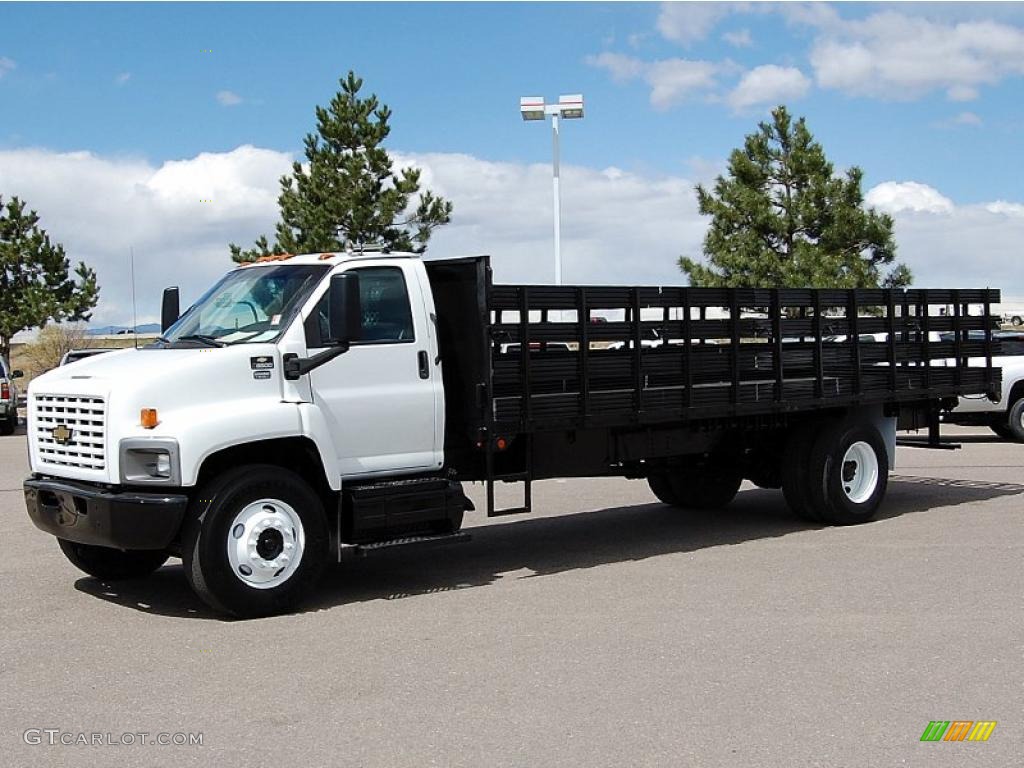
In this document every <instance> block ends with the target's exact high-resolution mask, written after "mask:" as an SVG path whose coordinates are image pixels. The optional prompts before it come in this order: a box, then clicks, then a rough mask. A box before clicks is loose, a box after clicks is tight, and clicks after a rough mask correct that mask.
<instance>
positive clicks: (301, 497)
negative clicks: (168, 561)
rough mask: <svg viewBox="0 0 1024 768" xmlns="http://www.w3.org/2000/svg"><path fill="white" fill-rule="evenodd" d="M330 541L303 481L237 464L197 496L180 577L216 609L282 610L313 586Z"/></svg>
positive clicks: (245, 612) (242, 613)
mask: <svg viewBox="0 0 1024 768" xmlns="http://www.w3.org/2000/svg"><path fill="white" fill-rule="evenodd" d="M328 546H329V545H328V533H327V519H326V516H325V514H324V509H323V504H321V502H320V499H319V498H318V496H317V495H316V494H315V493H314V492H313V490H312V489H311V488H310V487H309V485H308V484H307V483H306V482H305V481H304V480H302V478H300V477H299V476H298V475H296V474H295V473H293V472H290V471H288V470H285V469H281V468H280V467H274V466H268V465H250V466H244V467H238V468H236V469H234V470H232V471H231V472H228V473H226V474H225V475H224V476H222V477H221V478H218V479H217V480H215V481H213V482H212V483H210V484H208V485H207V486H206V487H205V488H204V489H202V490H201V491H200V492H198V493H197V494H196V500H195V502H194V504H193V509H192V510H191V514H190V519H189V523H188V525H187V527H186V531H185V539H184V557H183V560H184V565H185V575H186V577H187V578H188V580H189V584H191V586H192V588H193V589H194V590H195V592H196V594H198V595H199V597H200V598H202V599H203V601H204V602H206V603H207V604H208V605H210V606H211V607H212V608H215V609H217V610H219V611H222V612H225V613H231V614H234V615H235V616H239V617H242V618H254V617H257V616H267V615H271V614H275V613H282V612H284V611H287V610H288V609H290V608H292V607H293V606H294V605H295V604H296V603H297V602H298V601H299V600H300V599H301V598H302V597H304V596H305V595H306V594H307V593H308V592H309V591H310V589H311V588H312V587H313V585H314V584H315V583H316V581H317V579H318V578H319V576H320V574H321V572H322V571H323V568H324V565H325V563H326V561H327V552H328Z"/></svg>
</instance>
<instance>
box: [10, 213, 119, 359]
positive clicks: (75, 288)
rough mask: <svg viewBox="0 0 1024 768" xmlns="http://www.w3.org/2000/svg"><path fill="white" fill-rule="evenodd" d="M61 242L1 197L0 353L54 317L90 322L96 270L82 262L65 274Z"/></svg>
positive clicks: (35, 218)
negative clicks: (20, 335) (22, 334)
mask: <svg viewBox="0 0 1024 768" xmlns="http://www.w3.org/2000/svg"><path fill="white" fill-rule="evenodd" d="M70 267H71V264H70V262H69V261H68V259H67V257H66V256H65V255H64V246H62V245H60V244H59V243H58V244H56V245H55V244H53V243H51V242H50V236H49V235H48V234H47V233H46V231H45V230H43V229H41V228H40V227H39V216H38V215H37V214H36V212H35V211H28V212H26V210H25V204H24V203H23V202H22V201H21V200H19V199H18V198H17V197H13V198H11V199H10V201H9V202H8V203H7V205H6V207H5V206H4V202H3V197H0V354H2V355H3V356H4V357H8V358H9V356H10V353H11V337H12V336H14V334H16V333H17V332H18V331H21V330H24V329H26V328H35V327H36V326H43V325H46V323H47V322H49V321H51V320H53V321H56V322H60V321H62V320H88V319H89V317H90V316H91V314H90V312H89V310H91V309H92V308H93V307H95V306H96V302H97V300H98V298H99V288H98V287H97V285H96V273H95V272H93V270H91V269H89V268H88V267H87V266H86V265H85V264H84V263H79V265H78V267H77V268H76V269H75V276H76V277H77V280H75V279H74V278H72V277H71V276H70V274H69V272H70Z"/></svg>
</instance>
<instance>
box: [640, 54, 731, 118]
mask: <svg viewBox="0 0 1024 768" xmlns="http://www.w3.org/2000/svg"><path fill="white" fill-rule="evenodd" d="M718 71H719V67H718V65H716V64H713V63H711V62H710V61H689V60H687V59H665V60H663V61H655V62H653V63H652V64H651V65H650V67H649V68H648V70H647V75H646V79H647V83H648V85H650V86H651V104H652V105H653V106H654V107H655V108H656V109H668V108H669V107H671V106H674V105H675V104H678V103H680V102H681V101H684V100H685V99H686V98H687V97H689V96H691V95H693V94H694V93H698V92H701V91H707V90H709V89H711V88H713V87H714V86H715V84H716V83H715V74H716V72H718Z"/></svg>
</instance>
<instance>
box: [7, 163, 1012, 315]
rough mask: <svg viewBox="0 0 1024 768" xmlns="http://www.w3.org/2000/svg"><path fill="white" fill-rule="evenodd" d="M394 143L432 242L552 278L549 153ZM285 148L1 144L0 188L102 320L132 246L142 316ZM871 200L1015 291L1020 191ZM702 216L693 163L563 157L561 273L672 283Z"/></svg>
mask: <svg viewBox="0 0 1024 768" xmlns="http://www.w3.org/2000/svg"><path fill="white" fill-rule="evenodd" d="M394 159H395V162H396V167H403V166H406V165H415V166H417V167H420V168H421V169H422V170H423V175H422V180H423V183H424V184H425V186H427V187H429V188H431V189H433V190H434V191H436V192H438V193H439V194H441V195H444V196H445V197H447V198H449V199H451V200H452V201H453V202H454V203H455V214H454V217H453V220H452V223H451V224H449V225H448V226H445V227H442V228H441V229H439V230H438V231H437V232H436V234H435V235H434V238H433V239H432V240H431V244H430V250H429V257H430V258H440V257H450V256H458V255H466V254H473V253H489V254H491V255H492V257H493V264H494V269H495V278H496V280H498V281H499V282H516V281H523V282H538V281H539V282H544V281H547V280H548V279H549V275H551V269H552V267H551V249H552V246H551V216H552V211H551V168H550V166H549V165H548V164H546V163H539V164H534V165H522V164H518V163H501V162H490V161H485V160H480V159H478V158H475V157H472V156H469V155H461V154H415V155H413V154H402V153H396V154H395V156H394ZM291 161H292V158H291V156H290V155H288V154H286V153H282V152H276V151H273V150H269V149H259V148H256V147H251V146H242V147H238V148H237V149H235V150H232V151H231V152H221V153H202V154H200V155H198V156H196V157H192V158H187V159H182V160H175V161H169V162H166V163H163V164H160V165H153V164H151V163H148V162H146V161H144V160H140V159H130V158H127V159H126V158H120V157H119V158H109V157H102V156H98V155H95V154H92V153H89V152H71V153H56V152H49V151H45V150H38V149H22V150H6V151H0V189H3V190H5V196H6V195H14V194H16V195H18V196H19V197H21V198H22V199H24V200H25V201H26V202H27V203H28V204H29V206H30V207H32V208H34V209H36V210H37V211H38V212H39V214H40V216H41V218H42V225H43V226H44V227H45V228H46V229H47V230H48V231H49V233H50V235H51V237H52V238H53V239H54V240H55V241H56V242H60V243H63V244H64V246H65V247H66V249H67V252H68V256H69V258H70V259H71V261H72V262H75V263H77V262H78V261H80V260H84V261H86V262H87V263H88V264H90V265H91V266H93V267H94V268H95V269H96V270H97V273H98V276H99V282H100V285H101V288H102V292H101V299H100V305H99V307H98V308H97V310H96V312H95V315H94V322H96V323H97V324H99V325H104V324H107V323H126V322H128V321H129V318H130V317H131V300H130V293H129V286H128V271H127V261H128V250H129V248H130V247H134V249H135V266H136V275H137V282H138V285H137V287H138V305H139V317H140V321H142V322H147V321H152V320H154V319H155V318H156V316H157V312H158V309H157V308H158V307H159V302H160V292H161V290H162V289H163V288H164V286H166V285H179V286H180V287H181V289H182V298H183V300H184V301H185V302H186V303H188V302H190V301H192V300H194V299H195V298H196V297H197V296H198V295H199V294H200V292H201V291H202V290H203V289H204V288H205V287H207V286H208V285H209V284H210V283H211V282H212V281H213V280H215V279H216V278H217V277H218V276H219V275H221V274H222V273H223V272H225V271H227V270H228V269H230V268H231V266H232V263H231V261H230V258H229V255H228V249H227V243H229V242H232V241H233V242H236V243H239V244H241V245H246V246H247V245H249V244H251V243H252V241H253V240H254V239H255V238H256V237H257V236H258V235H260V234H267V235H271V236H272V235H273V227H274V224H275V223H276V221H277V203H276V200H277V195H278V192H279V190H278V178H279V177H280V176H281V175H282V174H284V173H287V172H289V171H290V168H291ZM703 162H705V163H711V162H712V161H703ZM709 168H710V166H709ZM711 172H712V171H711V170H710V169H709V170H707V173H711ZM201 199H209V200H212V201H213V202H212V203H200V202H199V201H200V200H201ZM868 200H869V202H870V203H871V204H872V205H878V207H880V208H883V209H885V210H890V211H894V216H895V219H896V227H897V229H896V234H897V242H898V244H899V257H900V259H902V260H904V261H906V262H907V263H908V264H909V265H910V266H911V268H913V269H914V270H915V273H916V274H917V277H918V282H919V283H921V284H922V285H930V286H942V285H947V286H948V285H952V286H970V285H982V286H983V285H993V286H999V287H1002V288H1004V291H1005V293H1006V294H1007V295H1024V259H1021V258H1020V243H1021V242H1024V205H1022V204H1020V203H1017V202H1013V201H994V202H991V203H988V204H979V205H971V206H956V205H954V204H953V203H952V202H951V201H950V200H948V199H947V198H945V197H944V196H942V195H941V194H940V193H939V192H937V191H936V190H934V189H932V188H931V187H928V186H926V185H924V184H918V183H915V182H901V183H896V182H888V183H886V184H881V185H879V186H878V187H876V188H875V189H873V190H871V191H870V192H869V193H868ZM706 227H707V220H706V219H705V218H704V217H701V216H700V215H699V214H698V212H697V205H696V200H695V198H694V192H693V181H692V179H689V178H683V177H678V176H651V175H640V174H636V173H632V172H630V171H627V170H624V169H621V168H614V167H609V168H604V169H594V168H584V167H578V166H563V169H562V255H563V266H564V273H565V280H566V282H570V283H590V284H595V283H612V284H615V283H618V284H630V283H634V284H654V285H657V284H679V283H680V282H681V279H682V278H681V275H680V274H679V272H678V270H677V268H676V266H675V262H676V258H677V257H678V256H679V255H680V254H687V255H697V254H699V253H700V252H701V241H702V238H703V236H704V232H705V231H706ZM965 254H969V256H970V260H969V262H965Z"/></svg>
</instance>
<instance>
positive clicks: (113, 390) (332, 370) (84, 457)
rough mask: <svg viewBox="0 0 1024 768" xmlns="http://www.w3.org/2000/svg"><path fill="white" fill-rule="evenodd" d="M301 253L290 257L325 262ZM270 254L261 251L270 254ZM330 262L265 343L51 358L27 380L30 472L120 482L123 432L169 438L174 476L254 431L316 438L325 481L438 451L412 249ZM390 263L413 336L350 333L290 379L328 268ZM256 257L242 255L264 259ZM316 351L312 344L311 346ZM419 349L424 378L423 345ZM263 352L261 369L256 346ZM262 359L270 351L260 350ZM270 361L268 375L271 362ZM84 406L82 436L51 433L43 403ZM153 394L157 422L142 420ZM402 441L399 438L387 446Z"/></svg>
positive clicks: (424, 459) (436, 398) (407, 464)
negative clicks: (403, 287) (67, 361)
mask: <svg viewBox="0 0 1024 768" xmlns="http://www.w3.org/2000/svg"><path fill="white" fill-rule="evenodd" d="M323 261H324V259H323V258H321V257H310V256H300V257H295V259H294V260H290V261H289V263H322V262H323ZM275 263H276V262H270V264H271V265H273V264H275ZM329 266H331V267H332V269H331V271H330V272H329V273H328V276H326V277H325V278H324V279H323V280H322V281H321V283H320V284H319V285H318V286H317V289H316V290H315V291H314V292H313V294H312V295H311V296H310V298H309V299H308V300H307V301H306V302H305V304H304V306H303V307H302V309H301V310H300V312H299V313H298V314H297V316H296V317H295V318H294V320H293V321H292V323H291V324H290V326H289V327H288V328H287V329H286V330H285V331H284V332H283V333H282V334H281V336H280V338H279V339H277V341H275V342H273V343H242V344H235V345H229V346H224V347H212V346H211V347H196V348H189V349H159V348H153V349H125V350H120V351H117V352H111V353H109V354H104V355H99V356H96V357H94V358H90V359H85V360H82V361H80V362H77V363H76V364H75V365H73V366H66V367H61V368H56V369H54V370H52V371H50V372H48V373H46V374H43V375H42V376H39V377H37V378H36V379H35V380H34V381H33V382H32V385H31V387H30V390H29V408H28V434H29V461H30V465H31V470H32V472H33V473H39V474H46V475H52V476H56V477H61V478H67V479H70V480H80V481H86V482H94V483H104V484H118V483H120V482H121V475H120V466H119V461H120V458H119V446H120V443H121V441H122V440H125V439H151V438H173V439H174V440H176V441H177V443H178V449H179V452H180V455H179V461H180V475H181V477H180V481H181V485H182V486H183V487H191V486H194V485H195V484H196V481H197V478H198V475H199V471H200V468H201V466H202V464H203V461H204V460H205V459H206V458H208V457H209V456H210V455H211V454H214V453H216V452H217V451H219V450H221V449H224V448H228V447H231V446H237V445H241V444H245V443H251V442H256V441H262V440H272V439H275V438H289V437H303V438H308V439H310V440H312V442H313V443H314V444H315V446H316V448H317V450H318V452H319V454H320V458H321V461H322V463H323V466H324V469H325V471H326V479H327V482H328V484H329V486H330V487H331V488H332V489H334V490H338V489H340V487H341V484H342V480H343V478H344V477H362V476H372V475H375V474H380V473H387V474H403V473H410V472H416V471H423V470H424V469H427V468H429V469H436V468H438V467H440V466H441V464H442V463H443V460H444V458H443V434H444V402H443V391H442V383H441V364H440V361H439V360H438V359H437V358H438V354H437V351H438V347H437V338H436V331H435V329H434V327H433V323H432V322H431V320H430V317H431V316H432V313H433V299H432V298H431V295H430V292H429V285H428V283H427V278H426V272H425V269H424V267H423V263H422V261H421V260H420V259H419V258H416V257H414V258H410V257H408V256H406V257H404V258H403V257H401V256H400V255H397V254H396V255H395V256H378V257H376V258H366V257H359V256H356V257H345V256H338V257H332V258H331V259H330V261H329ZM369 266H389V267H398V268H400V269H401V270H402V272H403V275H404V276H405V280H406V284H407V286H408V288H409V298H410V301H411V310H412V317H413V323H414V328H415V340H410V342H409V343H407V344H405V343H371V342H367V343H361V344H353V346H352V348H351V349H350V350H349V351H348V353H346V354H344V355H341V356H340V357H338V358H336V359H335V360H332V361H331V362H329V363H327V364H326V365H324V366H322V367H321V368H319V369H317V370H315V371H313V372H312V373H311V374H310V375H308V376H302V377H300V378H299V379H297V380H288V379H286V378H285V376H284V375H283V358H284V355H286V354H288V353H294V354H296V355H299V356H300V357H303V356H306V355H307V354H310V350H309V349H307V347H306V340H305V333H304V327H303V323H304V321H305V320H306V318H308V317H309V316H310V314H311V313H313V312H314V311H316V305H317V302H318V301H319V300H320V298H321V297H322V295H323V294H324V292H325V291H326V290H327V286H328V283H329V276H330V275H331V274H337V273H339V272H342V271H344V270H346V269H357V268H360V267H369ZM260 268H261V265H254V266H246V267H243V269H260ZM313 351H314V352H315V351H316V350H313ZM421 351H423V352H426V353H427V356H428V359H429V362H430V368H429V376H428V378H427V379H422V378H420V374H419V365H418V363H419V357H418V356H419V353H420V352H421ZM257 357H258V358H262V359H263V362H261V363H260V365H261V366H262V367H260V368H259V369H257V367H256V362H255V360H254V358H257ZM269 361H272V365H270V362H269ZM268 374H269V375H268ZM51 408H60V409H62V410H61V411H60V413H61V414H62V415H67V414H68V413H70V412H69V411H68V409H69V408H75V409H80V410H81V414H80V416H81V424H80V425H79V426H78V427H75V426H74V425H72V430H73V431H76V432H77V433H78V436H79V437H81V438H83V439H85V440H87V441H88V442H87V444H83V442H82V440H75V441H74V443H73V444H72V445H69V446H64V447H62V446H60V445H58V444H57V443H56V441H55V440H54V438H53V435H52V431H53V426H54V423H55V422H52V421H49V420H48V419H47V418H46V415H47V413H48V412H52V411H48V409H51ZM143 408H155V409H157V413H158V416H159V424H158V425H157V426H156V427H155V428H153V429H146V428H143V427H142V426H141V424H140V411H141V409H143ZM399 447H400V448H401V452H396V449H397V448H399Z"/></svg>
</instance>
